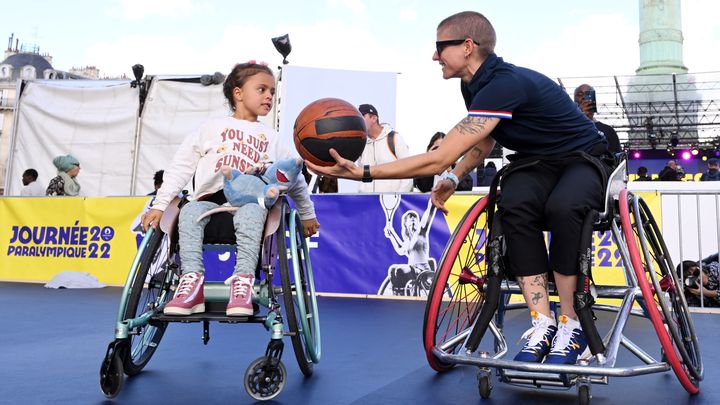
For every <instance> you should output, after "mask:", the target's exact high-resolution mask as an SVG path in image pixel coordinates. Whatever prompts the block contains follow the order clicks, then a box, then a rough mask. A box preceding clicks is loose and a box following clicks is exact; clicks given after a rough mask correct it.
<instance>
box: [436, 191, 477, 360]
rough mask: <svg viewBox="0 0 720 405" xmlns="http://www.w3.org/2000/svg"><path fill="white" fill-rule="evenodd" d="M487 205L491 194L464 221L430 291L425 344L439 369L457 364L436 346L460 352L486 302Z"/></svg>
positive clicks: (449, 246) (472, 208)
mask: <svg viewBox="0 0 720 405" xmlns="http://www.w3.org/2000/svg"><path fill="white" fill-rule="evenodd" d="M487 206H488V198H487V197H484V198H482V199H480V200H478V201H477V202H476V203H475V204H474V205H473V206H472V207H470V209H469V210H468V212H467V213H466V214H465V216H464V217H463V219H462V220H461V221H460V224H459V225H458V226H457V228H456V229H455V231H454V232H453V235H452V237H451V238H450V241H449V242H448V244H447V246H446V247H445V252H444V253H443V256H442V259H441V260H440V266H439V267H438V270H437V271H436V272H435V275H434V280H433V282H432V285H431V286H430V290H429V292H428V299H427V304H426V307H425V319H424V324H423V344H424V348H425V355H426V357H427V361H428V363H429V364H430V367H432V368H433V369H434V370H436V371H446V370H449V369H450V368H452V367H453V365H452V364H445V363H442V362H441V361H440V360H438V359H437V358H436V357H435V355H434V354H433V353H432V350H433V347H436V346H437V347H438V348H439V349H441V350H442V351H444V352H446V353H451V354H457V353H458V352H459V351H460V350H461V349H462V347H463V342H464V341H465V339H466V338H467V336H468V335H469V334H470V332H471V329H472V327H473V324H474V322H475V319H476V318H477V316H478V314H479V313H480V309H481V308H482V306H483V304H484V302H485V293H484V292H483V288H482V284H483V282H484V280H485V278H486V276H487V265H486V262H485V247H486V240H487V237H488V232H489V229H488V224H487Z"/></svg>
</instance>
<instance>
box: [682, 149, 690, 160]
mask: <svg viewBox="0 0 720 405" xmlns="http://www.w3.org/2000/svg"><path fill="white" fill-rule="evenodd" d="M681 156H682V158H683V160H690V157H691V156H692V155H690V152H688V151H686V150H685V151H683V153H682V155H681Z"/></svg>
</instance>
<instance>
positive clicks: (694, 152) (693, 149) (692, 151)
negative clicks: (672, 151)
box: [690, 146, 700, 156]
mask: <svg viewBox="0 0 720 405" xmlns="http://www.w3.org/2000/svg"><path fill="white" fill-rule="evenodd" d="M690 153H692V155H693V156H697V155H698V153H700V151H699V150H698V148H697V146H693V147H692V149H690Z"/></svg>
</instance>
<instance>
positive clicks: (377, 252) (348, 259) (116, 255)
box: [0, 191, 718, 295]
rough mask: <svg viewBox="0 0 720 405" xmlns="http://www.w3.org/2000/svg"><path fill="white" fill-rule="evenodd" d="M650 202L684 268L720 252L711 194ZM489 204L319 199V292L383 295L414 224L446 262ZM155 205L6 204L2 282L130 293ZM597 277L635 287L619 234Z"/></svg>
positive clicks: (222, 264) (596, 254)
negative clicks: (75, 283)
mask: <svg viewBox="0 0 720 405" xmlns="http://www.w3.org/2000/svg"><path fill="white" fill-rule="evenodd" d="M640 194H641V195H642V196H643V198H644V199H645V200H646V201H647V202H648V204H649V206H650V208H651V210H652V211H653V213H654V214H655V215H656V217H657V218H661V220H660V222H661V226H662V227H663V233H664V234H666V235H669V236H670V237H669V238H668V240H669V242H668V245H669V248H670V250H671V252H672V254H673V256H674V257H673V260H674V261H675V262H677V260H678V259H680V258H681V256H682V257H683V258H686V257H689V256H692V257H694V258H695V259H697V257H698V255H702V254H704V253H705V252H711V251H712V250H715V252H717V245H718V244H717V243H715V244H711V243H706V244H705V245H703V246H702V249H701V250H697V247H696V246H693V240H698V239H700V240H703V239H705V238H707V239H712V238H713V237H714V238H715V239H714V240H715V241H717V239H718V237H717V235H718V232H717V223H718V220H717V212H718V200H717V195H714V196H713V195H710V194H708V193H705V194H702V196H703V198H701V200H702V203H697V204H696V206H697V208H698V211H697V212H695V211H694V210H690V208H689V207H686V206H685V204H686V202H685V201H684V198H685V197H692V196H693V195H695V194H692V193H690V192H689V191H688V193H687V194H683V195H682V196H681V198H679V199H678V200H679V204H681V205H677V204H676V206H673V205H672V198H673V195H674V194H668V195H667V196H665V195H663V193H661V192H658V191H644V192H641V193H640ZM675 194H677V192H676V193H675ZM479 197H480V195H479V194H477V193H458V194H456V195H454V196H453V197H451V199H450V200H449V201H448V203H447V207H448V209H449V210H450V213H449V214H448V215H443V214H442V213H439V212H437V211H436V210H434V209H432V208H431V205H430V204H429V194H417V193H415V194H413V193H409V194H321V195H312V199H313V201H314V203H315V207H316V211H317V214H318V218H319V221H320V224H321V228H320V231H319V232H318V234H316V235H314V236H312V237H311V238H310V240H309V246H310V257H311V262H312V265H313V270H314V275H315V286H316V290H317V291H318V292H322V293H327V294H352V295H376V294H378V293H379V290H380V287H381V285H382V284H383V281H385V279H386V278H387V277H388V271H389V269H390V268H391V266H395V265H402V264H405V265H406V264H408V257H407V256H406V255H404V254H403V253H402V252H401V250H396V249H395V247H394V246H393V243H392V242H391V238H393V237H396V238H398V240H401V241H402V240H406V239H408V238H409V237H410V236H409V235H408V233H407V231H405V230H404V229H405V224H410V223H412V221H413V218H414V219H416V220H417V224H418V226H422V225H423V221H425V220H426V221H427V240H428V243H429V258H428V260H429V261H434V262H435V263H438V262H439V261H440V259H441V257H442V253H443V250H444V248H445V244H446V243H447V241H448V239H449V237H450V235H451V234H452V232H453V230H454V229H455V227H456V226H457V225H458V223H459V222H460V220H461V219H462V217H463V214H464V213H465V211H466V210H467V209H468V208H469V207H470V205H471V204H472V203H473V202H474V201H476V200H477V199H478V198H479ZM705 197H708V198H714V204H715V208H714V210H715V211H714V213H715V214H714V215H715V216H714V217H713V218H714V219H711V218H709V217H706V216H704V215H705V214H704V213H701V211H703V212H704V211H705V210H707V209H708V208H706V205H707V204H709V203H707V201H706V198H705ZM698 198H699V197H698ZM148 199H149V197H96V198H95V197H55V198H52V197H39V198H21V197H0V224H1V225H0V252H1V255H0V259H1V260H0V279H2V280H6V281H23V282H47V281H48V280H50V279H51V278H52V277H53V276H54V275H56V274H58V273H60V272H63V271H76V272H85V273H89V274H91V275H93V276H94V277H95V278H97V279H98V281H99V282H101V283H104V284H107V285H122V284H123V283H124V281H125V277H126V275H127V272H128V270H129V266H130V264H131V262H132V260H133V257H134V254H135V252H136V250H137V245H138V241H139V240H140V238H141V235H140V233H139V231H138V227H137V225H138V220H139V213H140V212H141V211H142V210H143V208H144V206H145V205H146V204H147V202H148ZM698 201H700V200H698ZM691 205H692V204H691ZM678 207H679V208H678ZM683 207H684V208H683ZM676 214H682V215H683V216H682V222H679V221H678V220H676V218H675V216H676ZM706 220H707V222H708V223H710V222H712V223H714V224H715V225H716V226H715V228H714V229H715V230H714V233H712V230H711V229H710V228H711V227H706V226H705V225H704V223H705V222H706ZM693 221H696V222H697V223H696V227H695V229H696V233H694V235H697V236H694V238H696V239H693V237H691V236H690V234H692V233H693V232H690V231H688V232H684V231H683V229H684V228H685V227H686V226H687V227H688V229H690V228H691V227H689V226H688V225H689V223H690V222H693ZM681 223H682V228H683V229H681V227H680V226H679V225H680V224H681ZM418 229H420V228H418ZM708 235H712V236H708ZM678 240H679V241H680V243H678ZM691 247H692V248H694V249H695V250H692V249H691ZM691 251H692V252H691ZM691 253H692V255H691ZM205 261H206V264H210V263H211V262H212V266H207V267H208V268H213V270H212V271H210V272H209V274H208V278H210V279H223V277H225V276H227V275H228V274H229V273H230V272H232V263H233V262H234V254H232V253H227V252H206V256H205ZM593 274H594V277H595V280H596V282H598V283H601V284H617V285H622V284H624V283H625V280H624V272H623V271H622V262H621V259H620V253H619V252H618V251H617V249H616V247H615V244H614V243H613V241H612V238H611V237H610V234H609V232H606V233H601V232H596V233H595V234H594V235H593Z"/></svg>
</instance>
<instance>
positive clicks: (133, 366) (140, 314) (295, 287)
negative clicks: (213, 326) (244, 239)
mask: <svg viewBox="0 0 720 405" xmlns="http://www.w3.org/2000/svg"><path fill="white" fill-rule="evenodd" d="M179 203H180V199H179V198H177V199H175V200H174V201H173V203H171V205H170V206H169V207H168V208H167V209H166V210H165V213H164V214H163V217H162V219H161V221H160V225H159V226H158V229H152V228H151V229H148V231H147V233H146V234H145V237H144V239H143V241H142V242H141V244H140V247H139V248H138V252H137V254H136V256H135V259H134V260H133V263H132V265H131V268H130V272H129V273H128V277H127V280H126V282H125V286H124V287H123V292H122V296H121V299H120V306H119V308H118V314H117V319H116V326H115V339H114V340H113V341H112V342H111V343H110V344H109V345H108V349H107V352H106V354H105V358H104V359H103V362H102V365H101V367H100V387H101V390H102V391H103V394H105V396H106V397H108V398H114V397H115V396H117V395H118V394H119V393H120V391H121V389H122V386H123V381H124V376H123V374H126V375H128V376H134V375H136V374H138V373H140V372H141V371H142V370H143V368H144V367H145V366H146V365H147V363H148V362H149V361H150V359H151V357H152V356H153V354H154V352H155V350H156V349H157V346H158V345H159V343H160V340H161V339H162V336H163V334H164V333H165V331H166V329H167V327H168V325H169V324H170V323H196V322H202V324H203V343H204V344H207V342H208V341H209V340H210V333H209V331H210V329H209V325H210V322H213V321H215V322H223V323H261V324H263V325H264V326H265V328H266V329H267V330H268V331H270V342H269V343H268V346H267V349H266V352H265V355H264V356H261V357H259V358H258V359H256V360H255V361H253V362H252V363H251V364H250V365H249V366H248V368H247V371H246V373H245V376H244V378H243V381H244V386H245V390H246V391H247V393H248V394H249V395H250V396H251V397H253V398H254V399H256V400H269V399H272V398H274V397H276V396H277V395H278V394H279V393H280V392H281V391H282V389H283V388H284V387H285V384H286V375H287V372H286V370H285V366H284V365H283V363H282V361H281V356H282V352H283V348H284V344H283V340H282V339H283V336H286V335H287V336H290V338H291V342H292V346H293V351H294V354H295V357H296V359H297V362H298V366H299V367H300V370H301V372H302V373H303V374H304V375H305V376H306V377H307V376H310V375H312V372H313V365H314V364H316V363H318V362H319V361H320V357H321V343H320V319H319V315H318V308H317V300H316V293H315V284H314V280H313V272H312V266H311V263H310V255H309V249H308V245H307V241H306V239H305V237H304V235H303V230H302V226H301V224H300V219H299V215H298V213H297V211H296V210H294V209H290V206H289V204H288V202H287V199H286V197H285V196H281V197H280V198H279V199H278V202H277V203H276V204H275V205H274V206H273V207H272V208H271V209H270V211H269V212H268V216H267V219H266V223H265V230H264V236H263V242H262V246H261V257H260V261H259V269H258V271H257V276H258V277H257V279H258V280H259V281H260V282H259V283H256V285H255V287H254V290H255V291H254V294H253V304H254V305H258V306H263V307H265V308H267V309H268V314H267V315H266V316H256V315H254V316H243V317H228V316H226V315H225V305H226V304H227V301H228V297H229V287H228V286H225V285H224V283H222V282H206V283H205V286H204V288H205V302H206V312H204V313H200V314H192V315H188V316H170V315H164V314H163V309H164V306H165V304H166V303H167V302H169V301H170V299H171V298H172V295H173V291H174V289H175V287H176V286H177V283H178V281H179V275H180V263H179V255H178V245H177V233H176V228H177V220H178V216H179V207H178V206H179ZM226 246H230V245H226ZM231 246H233V247H234V246H235V245H231ZM205 247H206V248H208V246H205ZM276 263H278V264H279V266H278V267H279V268H278V270H279V272H280V284H281V286H276V285H275V284H274V283H273V280H274V276H275V270H276ZM280 296H281V297H282V300H283V304H284V305H280V301H279V297H280ZM285 322H287V326H288V330H285Z"/></svg>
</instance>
